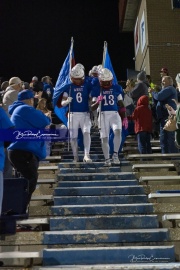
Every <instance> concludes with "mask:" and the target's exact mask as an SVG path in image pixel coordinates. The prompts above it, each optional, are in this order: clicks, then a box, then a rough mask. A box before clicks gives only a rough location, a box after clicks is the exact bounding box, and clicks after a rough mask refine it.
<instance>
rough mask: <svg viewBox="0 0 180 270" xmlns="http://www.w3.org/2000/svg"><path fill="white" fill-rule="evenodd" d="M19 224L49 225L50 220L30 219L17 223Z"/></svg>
mask: <svg viewBox="0 0 180 270" xmlns="http://www.w3.org/2000/svg"><path fill="white" fill-rule="evenodd" d="M17 224H18V225H29V224H31V225H34V224H38V225H39V224H40V225H42V224H49V219H48V218H28V219H24V220H19V221H17Z"/></svg>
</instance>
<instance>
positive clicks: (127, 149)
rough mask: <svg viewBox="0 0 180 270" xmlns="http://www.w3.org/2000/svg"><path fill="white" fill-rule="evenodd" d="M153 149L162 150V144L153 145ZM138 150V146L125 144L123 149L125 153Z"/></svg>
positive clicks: (154, 150) (155, 150)
mask: <svg viewBox="0 0 180 270" xmlns="http://www.w3.org/2000/svg"><path fill="white" fill-rule="evenodd" d="M151 149H152V151H153V152H157V151H160V150H161V147H160V146H152V147H151ZM137 151H139V150H138V147H136V146H125V147H123V150H122V152H124V153H129V152H137Z"/></svg>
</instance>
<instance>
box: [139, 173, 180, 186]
mask: <svg viewBox="0 0 180 270" xmlns="http://www.w3.org/2000/svg"><path fill="white" fill-rule="evenodd" d="M160 181H162V182H163V181H164V182H168V183H169V184H171V182H173V183H174V182H178V183H179V182H180V176H178V175H163V176H159V175H157V176H141V177H140V178H139V182H140V183H146V184H148V183H151V184H152V183H153V182H160ZM166 185H167V183H166Z"/></svg>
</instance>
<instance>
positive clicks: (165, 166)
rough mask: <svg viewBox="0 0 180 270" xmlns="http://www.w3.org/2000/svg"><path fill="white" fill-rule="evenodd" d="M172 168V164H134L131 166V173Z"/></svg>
mask: <svg viewBox="0 0 180 270" xmlns="http://www.w3.org/2000/svg"><path fill="white" fill-rule="evenodd" d="M171 168H174V169H175V167H174V164H167V163H160V164H149V163H148V164H134V165H133V166H132V170H133V171H140V170H141V169H151V170H152V169H171Z"/></svg>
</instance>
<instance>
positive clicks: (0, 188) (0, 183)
mask: <svg viewBox="0 0 180 270" xmlns="http://www.w3.org/2000/svg"><path fill="white" fill-rule="evenodd" d="M3 186H4V183H3V172H2V171H0V216H1V211H2V201H3Z"/></svg>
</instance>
